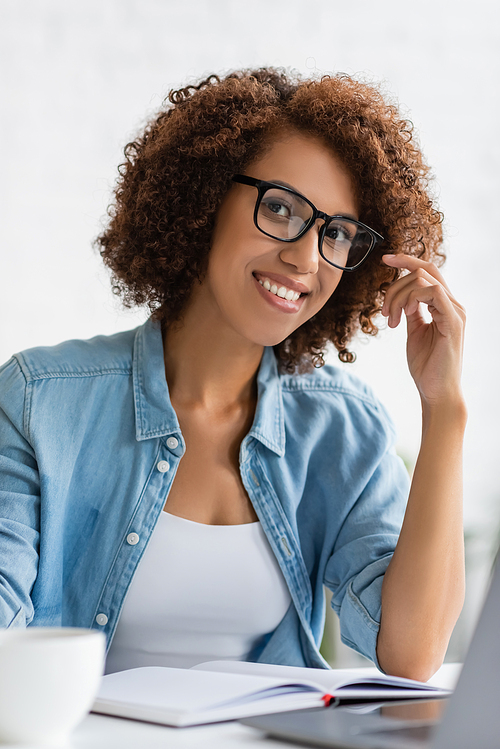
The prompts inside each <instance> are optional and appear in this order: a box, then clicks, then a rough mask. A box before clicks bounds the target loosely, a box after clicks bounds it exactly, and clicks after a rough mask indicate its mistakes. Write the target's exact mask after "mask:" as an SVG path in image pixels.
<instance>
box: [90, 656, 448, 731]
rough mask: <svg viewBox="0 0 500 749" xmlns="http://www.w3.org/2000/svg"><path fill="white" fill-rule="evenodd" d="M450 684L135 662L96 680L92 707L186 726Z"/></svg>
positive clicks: (417, 693)
mask: <svg viewBox="0 0 500 749" xmlns="http://www.w3.org/2000/svg"><path fill="white" fill-rule="evenodd" d="M446 694H450V691H449V690H445V689H440V688H439V687H434V686H430V685H429V684H425V683H423V682H418V681H412V680H411V679H403V678H399V677H392V676H385V675H384V674H380V673H378V672H377V671H376V670H375V669H373V668H367V669H363V668H361V669H341V670H333V671H328V670H323V669H317V668H294V667H291V666H270V665H266V664H262V663H242V662H236V661H213V662H211V663H203V664H201V665H199V666H195V667H194V668H192V669H180V668H165V667H161V666H155V667H145V668H134V669H130V670H128V671H120V672H117V673H114V674H108V675H107V676H104V677H103V679H102V683H101V687H100V689H99V693H98V695H97V699H96V701H95V703H94V706H93V708H92V710H93V712H97V713H104V714H106V715H115V716H120V717H124V718H134V719H136V720H144V721H150V722H152V723H161V724H164V725H169V726H179V727H180V726H191V725H198V724H201V723H215V722H218V721H224V720H235V719H239V718H246V717H249V716H252V715H264V714H268V713H274V712H279V711H287V710H299V709H303V708H311V707H321V706H325V705H329V704H331V703H332V702H339V703H340V702H342V701H346V700H377V701H380V700H382V699H383V700H388V699H402V698H404V699H414V698H420V699H421V698H425V697H427V698H428V697H429V696H444V695H446Z"/></svg>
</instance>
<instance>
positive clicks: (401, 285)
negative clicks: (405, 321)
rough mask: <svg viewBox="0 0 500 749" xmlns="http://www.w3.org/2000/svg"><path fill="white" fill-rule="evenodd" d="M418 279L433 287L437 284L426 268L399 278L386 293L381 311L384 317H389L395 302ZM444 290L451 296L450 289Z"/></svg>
mask: <svg viewBox="0 0 500 749" xmlns="http://www.w3.org/2000/svg"><path fill="white" fill-rule="evenodd" d="M416 279H421V280H423V281H425V282H426V283H427V284H431V285H433V284H435V283H436V278H434V276H432V275H431V274H430V273H428V272H427V271H426V270H425V269H424V268H421V267H419V268H417V270H415V271H413V273H409V274H408V275H406V276H403V277H402V278H398V280H397V281H394V283H392V284H391V285H390V286H389V288H388V289H387V291H386V293H385V298H384V304H383V306H382V310H381V312H382V315H384V316H385V317H387V316H388V315H389V310H390V308H391V305H392V302H393V300H394V299H395V298H396V297H397V295H398V294H401V293H402V292H403V291H404V289H405V288H408V287H409V286H411V284H413V283H414V281H415V280H416ZM422 285H425V284H422ZM444 288H445V289H446V293H448V294H449V291H448V289H447V288H446V287H444Z"/></svg>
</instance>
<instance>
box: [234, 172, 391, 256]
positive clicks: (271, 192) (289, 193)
mask: <svg viewBox="0 0 500 749" xmlns="http://www.w3.org/2000/svg"><path fill="white" fill-rule="evenodd" d="M233 182H239V183H240V184H242V185H250V186H251V187H256V188H257V191H258V194H257V201H256V203H255V211H254V214H253V220H254V223H255V226H256V227H257V229H258V230H259V231H261V232H262V233H263V234H266V235H267V236H268V237H272V238H273V239H278V240H279V241H280V242H296V241H297V239H300V238H301V237H303V236H304V234H305V233H306V232H308V231H309V229H310V228H311V227H312V226H314V224H315V222H316V220H317V219H318V218H320V219H322V220H323V226H322V227H321V228H320V230H319V234H318V249H319V254H320V255H321V257H322V258H323V259H324V260H326V262H327V263H330V265H333V266H335V268H340V270H347V271H352V270H356V269H357V268H359V266H360V265H361V263H362V262H363V261H364V260H366V258H367V257H368V255H369V254H370V252H371V251H372V250H373V248H374V247H375V245H376V244H378V243H379V242H383V240H384V238H383V237H382V236H381V235H380V234H378V233H377V232H376V231H374V230H373V229H370V227H369V226H366V224H362V223H361V221H355V220H354V219H352V218H346V217H345V216H329V215H328V214H327V213H323V211H318V209H317V208H316V206H315V205H314V204H313V203H311V201H310V200H308V199H307V198H305V197H304V196H303V195H301V194H300V193H298V192H295V190H292V189H291V188H290V187H285V186H284V185H279V184H276V183H275V182H264V181H262V180H260V179H255V178H254V177H247V176H245V175H244V174H235V176H234V177H233Z"/></svg>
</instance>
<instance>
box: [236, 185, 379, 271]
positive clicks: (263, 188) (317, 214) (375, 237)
mask: <svg viewBox="0 0 500 749" xmlns="http://www.w3.org/2000/svg"><path fill="white" fill-rule="evenodd" d="M232 181H233V182H238V183H239V184H242V185H249V186H250V187H256V188H257V190H258V195H257V200H256V202H255V210H254V213H253V222H254V224H255V226H256V227H257V229H258V230H259V231H260V232H262V234H265V235H266V236H267V237H271V238H272V239H277V240H278V242H296V241H297V240H298V239H300V238H301V237H303V236H304V234H305V233H306V232H308V231H309V229H310V228H311V226H314V224H315V223H316V220H317V219H318V218H320V219H322V221H323V226H322V227H321V228H320V230H319V233H318V251H319V254H320V255H321V257H322V258H323V260H325V261H326V262H327V263H328V264H329V265H333V266H334V268H338V269H339V270H346V271H348V272H351V271H353V270H357V269H358V268H359V266H360V265H362V264H363V263H364V262H365V260H366V258H367V257H368V255H369V254H370V253H371V252H372V250H373V249H374V248H375V247H376V245H377V244H379V243H380V242H383V241H384V237H383V236H382V235H381V234H379V233H378V232H376V231H375V229H371V228H370V227H369V226H367V225H366V224H363V223H362V222H361V221H356V220H355V219H353V218H349V217H347V216H342V215H333V216H329V215H328V213H324V212H323V211H319V210H318V209H317V208H316V206H315V205H314V203H311V201H310V200H309V199H308V198H306V197H305V195H302V194H301V193H300V192H297V191H296V190H292V188H291V187H285V185H280V184H279V183H278V182H266V181H265V180H261V179H256V178H255V177H247V176H246V175H245V174H235V175H234V176H233V178H232ZM271 188H274V189H279V190H284V191H285V192H289V193H291V194H292V195H296V196H297V197H299V198H300V199H301V200H303V201H304V202H305V203H307V204H308V205H309V206H310V207H311V208H312V211H313V213H312V216H311V218H310V219H309V221H308V222H307V223H306V224H305V225H304V228H303V229H302V230H301V231H300V232H299V233H298V234H297V236H296V237H292V238H291V239H285V238H284V237H275V236H274V235H273V234H269V232H267V231H264V229H261V227H260V226H259V224H258V221H257V216H258V212H259V208H260V204H261V202H262V198H263V197H264V195H265V194H266V192H267V191H268V190H269V189H271ZM332 219H343V220H344V221H349V222H350V223H351V224H355V225H356V226H360V227H361V228H362V229H364V231H366V232H367V233H368V234H369V235H370V237H371V239H372V243H371V245H370V247H369V249H368V251H367V252H366V254H365V256H364V257H363V259H362V260H360V261H359V263H356V265H353V266H351V267H348V268H345V267H344V266H342V265H337V264H336V263H332V261H331V260H328V258H327V257H325V256H324V254H323V238H324V236H325V232H326V228H327V226H328V224H329V223H330V221H332Z"/></svg>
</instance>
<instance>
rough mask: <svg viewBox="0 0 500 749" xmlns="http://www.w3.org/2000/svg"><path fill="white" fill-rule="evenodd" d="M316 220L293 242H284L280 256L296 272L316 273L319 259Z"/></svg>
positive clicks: (318, 228) (318, 226)
mask: <svg viewBox="0 0 500 749" xmlns="http://www.w3.org/2000/svg"><path fill="white" fill-rule="evenodd" d="M319 230H320V225H319V224H318V222H316V223H315V224H314V226H311V228H310V229H309V230H308V231H307V232H306V233H305V234H303V235H302V237H300V239H297V240H296V241H295V242H284V243H283V246H282V248H281V250H280V253H279V255H280V258H281V260H282V261H283V262H284V263H286V264H287V265H293V267H294V268H295V269H296V271H297V273H302V274H304V275H305V274H310V273H313V274H314V273H317V272H318V267H319V261H320V254H319Z"/></svg>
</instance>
